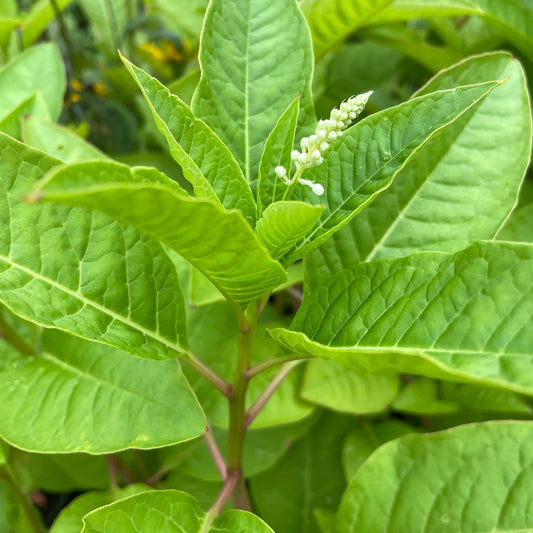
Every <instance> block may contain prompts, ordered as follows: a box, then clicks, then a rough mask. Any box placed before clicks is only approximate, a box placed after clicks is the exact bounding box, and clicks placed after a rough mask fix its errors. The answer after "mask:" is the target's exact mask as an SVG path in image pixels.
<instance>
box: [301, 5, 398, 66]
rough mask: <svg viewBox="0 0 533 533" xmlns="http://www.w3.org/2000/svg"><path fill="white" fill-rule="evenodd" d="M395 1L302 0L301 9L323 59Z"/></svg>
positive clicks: (314, 46) (314, 47)
mask: <svg viewBox="0 0 533 533" xmlns="http://www.w3.org/2000/svg"><path fill="white" fill-rule="evenodd" d="M392 1H393V0H303V2H302V9H303V12H304V14H305V16H306V18H307V22H308V24H309V27H310V28H311V34H312V36H313V49H314V51H315V56H316V58H317V59H320V58H321V57H322V56H323V55H324V54H326V53H327V52H328V50H330V49H331V48H332V47H333V46H335V45H336V44H339V43H341V42H342V41H343V40H344V39H345V38H346V37H348V35H349V34H350V33H353V32H354V31H356V30H357V29H358V28H360V27H361V26H364V25H366V24H368V22H369V21H370V20H372V18H374V17H375V16H376V15H377V14H378V13H379V12H380V11H381V10H382V9H384V8H386V7H387V6H388V5H389V4H391V3H392Z"/></svg>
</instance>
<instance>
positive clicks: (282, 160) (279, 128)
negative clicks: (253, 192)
mask: <svg viewBox="0 0 533 533" xmlns="http://www.w3.org/2000/svg"><path fill="white" fill-rule="evenodd" d="M299 111H300V98H299V97H297V98H295V99H294V100H293V101H292V102H291V103H290V104H289V107H287V109H286V110H285V112H284V113H283V115H281V117H280V119H279V120H278V121H277V122H276V125H275V126H274V129H273V130H272V131H271V132H270V135H269V136H268V139H267V141H266V143H265V148H264V150H263V155H262V156H261V162H260V164H259V181H258V184H257V191H258V192H257V202H258V206H259V213H262V212H263V211H264V210H265V209H266V208H267V207H268V206H269V205H270V204H271V203H273V202H276V201H278V200H281V199H282V197H283V193H284V192H285V189H286V185H284V184H283V183H282V181H281V179H280V178H279V177H278V176H276V172H275V169H276V167H278V166H280V167H283V168H284V169H285V170H287V174H288V173H289V171H290V169H291V166H292V160H291V152H292V147H293V145H294V135H295V133H296V125H297V122H298V113H299Z"/></svg>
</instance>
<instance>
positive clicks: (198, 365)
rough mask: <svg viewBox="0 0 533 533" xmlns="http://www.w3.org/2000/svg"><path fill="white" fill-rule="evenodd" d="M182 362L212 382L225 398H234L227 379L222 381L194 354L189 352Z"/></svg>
mask: <svg viewBox="0 0 533 533" xmlns="http://www.w3.org/2000/svg"><path fill="white" fill-rule="evenodd" d="M181 360H182V361H183V362H184V363H185V364H186V365H188V366H190V367H191V368H193V369H194V370H196V372H198V373H199V374H200V375H202V376H203V377H204V378H205V379H207V380H208V381H209V382H211V383H212V384H213V385H214V386H215V387H216V388H217V389H218V390H219V391H220V392H221V393H222V394H223V395H224V396H227V397H228V398H230V397H231V396H232V387H231V384H230V383H228V382H227V381H226V380H225V379H222V378H221V377H220V376H219V375H218V374H217V373H216V372H214V371H213V370H211V368H209V367H208V366H207V365H206V364H205V363H204V362H203V361H202V360H201V359H199V358H198V357H196V356H195V355H194V354H193V353H190V352H189V353H188V354H187V355H186V356H185V357H182V358H181Z"/></svg>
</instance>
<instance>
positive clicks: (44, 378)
mask: <svg viewBox="0 0 533 533" xmlns="http://www.w3.org/2000/svg"><path fill="white" fill-rule="evenodd" d="M0 401H1V403H2V405H3V409H2V411H1V412H0V435H1V436H2V438H4V439H5V440H6V441H7V442H9V443H11V444H13V445H14V446H17V447H18V448H21V449H24V450H28V451H35V452H41V453H65V452H89V453H94V454H100V453H112V452H115V451H118V450H124V449H126V448H142V449H147V448H155V447H160V446H167V445H169V444H174V443H176V442H181V441H185V440H188V439H192V438H195V437H197V436H199V435H201V434H202V433H203V432H204V430H205V418H204V415H203V413H202V410H201V409H200V406H199V404H198V401H197V400H196V397H195V396H194V395H193V393H192V391H191V389H190V386H189V384H188V383H187V381H186V380H185V379H184V377H183V374H182V372H181V370H180V367H179V365H178V364H177V363H176V361H165V362H163V361H151V360H148V359H137V358H133V357H132V356H130V355H129V354H125V353H123V352H120V351H118V350H116V349H115V348H111V347H107V346H102V345H99V344H96V343H90V342H86V341H82V340H80V339H77V338H76V337H72V336H69V335H65V334H63V333H60V332H57V331H53V330H51V331H47V332H45V335H44V339H43V352H42V353H41V354H39V355H35V356H24V357H21V359H20V360H19V361H18V363H17V364H16V365H15V366H12V367H11V368H9V369H5V370H4V371H3V372H0ZM51 427H53V428H55V429H54V431H50V428H51Z"/></svg>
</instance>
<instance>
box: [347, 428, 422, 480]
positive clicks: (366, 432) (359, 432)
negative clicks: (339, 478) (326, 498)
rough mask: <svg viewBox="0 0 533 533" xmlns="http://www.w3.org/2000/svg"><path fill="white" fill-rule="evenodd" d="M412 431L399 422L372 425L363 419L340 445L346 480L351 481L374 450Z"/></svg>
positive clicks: (412, 430)
mask: <svg viewBox="0 0 533 533" xmlns="http://www.w3.org/2000/svg"><path fill="white" fill-rule="evenodd" d="M414 431H415V430H414V429H413V428H412V427H411V426H409V425H408V424H406V423H405V422H401V421H399V420H394V419H393V420H384V421H383V422H377V423H374V422H370V421H368V420H364V419H363V420H362V421H361V423H360V424H359V425H358V426H356V427H354V428H353V429H352V430H351V431H350V433H348V435H347V437H346V438H345V439H344V442H343V445H342V464H343V467H344V475H345V477H346V480H347V481H350V480H351V479H352V477H353V476H354V474H355V473H356V472H357V470H359V468H360V466H361V465H362V464H363V463H364V462H365V461H366V460H367V459H368V457H369V456H370V455H371V454H372V452H373V451H374V450H375V449H376V448H378V447H379V446H381V445H382V444H384V443H385V442H388V441H389V440H392V439H397V438H398V437H402V436H403V435H407V434H408V433H413V432H414Z"/></svg>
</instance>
